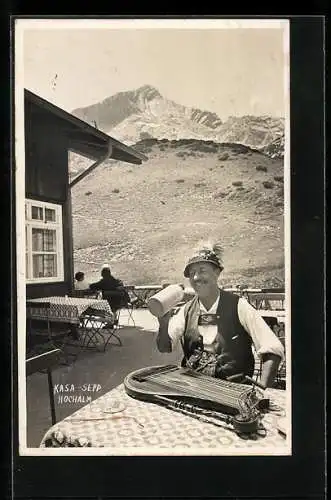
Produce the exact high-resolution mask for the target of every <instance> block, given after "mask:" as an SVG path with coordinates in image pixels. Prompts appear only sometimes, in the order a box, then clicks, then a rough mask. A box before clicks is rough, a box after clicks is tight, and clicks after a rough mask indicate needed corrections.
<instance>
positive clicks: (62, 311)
mask: <svg viewBox="0 0 331 500" xmlns="http://www.w3.org/2000/svg"><path fill="white" fill-rule="evenodd" d="M36 302H49V303H50V310H49V316H48V318H49V319H50V321H59V322H65V323H76V324H79V318H80V316H81V315H82V314H83V312H85V311H86V309H88V308H89V307H93V309H97V310H99V311H103V312H106V313H107V314H109V315H110V317H112V311H111V308H110V306H109V304H108V302H107V300H102V299H91V298H78V297H42V298H38V299H28V300H27V308H28V310H29V311H28V313H29V317H30V318H33V319H47V316H45V312H44V310H43V309H39V308H38V307H37V306H35V307H34V304H35V303H36Z"/></svg>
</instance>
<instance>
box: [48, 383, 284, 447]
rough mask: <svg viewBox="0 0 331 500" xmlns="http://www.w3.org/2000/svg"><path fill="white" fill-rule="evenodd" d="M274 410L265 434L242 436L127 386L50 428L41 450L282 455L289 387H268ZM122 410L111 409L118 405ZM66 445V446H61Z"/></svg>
mask: <svg viewBox="0 0 331 500" xmlns="http://www.w3.org/2000/svg"><path fill="white" fill-rule="evenodd" d="M270 394H271V397H272V402H273V404H274V411H270V412H268V413H266V414H265V415H264V417H263V420H262V422H263V426H264V428H265V431H266V434H265V436H262V435H257V434H255V435H253V436H250V437H249V438H247V437H246V438H245V439H243V438H241V437H239V436H238V435H237V434H236V433H235V432H234V431H233V430H231V429H230V428H229V427H228V426H226V425H225V426H224V427H216V426H214V425H212V424H210V423H205V422H202V421H199V420H196V419H194V418H192V417H190V416H187V415H184V414H182V413H178V412H174V411H172V410H170V409H167V408H164V407H162V406H159V405H156V404H153V403H147V402H143V401H139V400H136V399H133V398H131V397H130V396H128V395H127V394H126V392H125V389H124V386H123V384H121V385H120V386H118V387H117V388H115V389H113V390H111V391H110V392H108V393H106V394H105V395H103V396H101V397H100V398H98V399H96V400H94V401H93V402H92V403H90V404H88V405H86V406H84V407H83V408H81V409H80V410H78V411H76V412H75V413H73V414H72V415H70V416H69V417H67V418H65V419H64V420H63V421H61V422H58V423H57V424H55V425H54V426H53V427H51V428H50V429H49V430H48V432H47V433H46V434H45V436H44V437H43V439H42V442H41V444H40V447H41V448H45V447H61V446H62V447H70V446H76V447H81V446H90V447H109V448H111V449H112V451H113V452H114V453H115V454H116V449H122V448H124V449H125V448H135V449H137V452H138V453H139V448H143V449H146V448H148V449H149V450H150V451H151V453H153V450H154V452H155V451H157V450H158V449H162V450H163V452H164V453H166V452H167V450H172V451H173V450H174V449H180V448H187V449H190V448H191V449H192V448H194V449H195V450H196V449H198V450H200V449H201V450H202V449H209V450H210V452H211V453H212V451H213V450H214V452H215V451H216V453H218V452H219V454H222V451H223V450H226V449H227V448H231V449H233V450H234V451H236V450H237V451H244V452H246V453H247V454H250V452H253V453H254V448H256V447H257V448H258V449H262V454H263V452H264V451H265V453H266V454H270V453H274V454H277V451H279V454H282V449H283V448H284V447H285V445H286V439H285V437H284V435H283V434H280V433H279V431H278V429H277V424H278V419H280V418H284V415H285V410H284V408H285V395H286V393H285V391H281V390H276V389H270ZM121 407H122V409H123V411H119V412H118V413H111V411H113V410H114V408H115V409H116V408H117V409H121ZM61 443H62V444H61Z"/></svg>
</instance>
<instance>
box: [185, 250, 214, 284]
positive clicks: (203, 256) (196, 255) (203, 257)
mask: <svg viewBox="0 0 331 500" xmlns="http://www.w3.org/2000/svg"><path fill="white" fill-rule="evenodd" d="M197 262H208V263H209V264H213V265H214V266H215V267H217V268H218V269H219V270H220V271H223V269H224V267H223V248H222V247H221V245H220V244H219V243H209V242H207V243H202V244H201V245H199V246H198V247H197V248H196V250H195V251H194V252H193V254H192V255H191V257H190V258H189V259H188V261H187V264H186V266H185V269H184V276H185V278H188V277H189V268H190V266H191V265H192V264H195V263H197Z"/></svg>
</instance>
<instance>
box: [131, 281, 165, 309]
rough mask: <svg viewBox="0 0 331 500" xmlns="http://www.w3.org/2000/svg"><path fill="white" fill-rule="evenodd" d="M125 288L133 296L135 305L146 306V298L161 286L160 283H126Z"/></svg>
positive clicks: (160, 288)
mask: <svg viewBox="0 0 331 500" xmlns="http://www.w3.org/2000/svg"><path fill="white" fill-rule="evenodd" d="M125 288H126V290H127V291H128V292H129V293H131V294H132V295H133V296H134V297H135V299H136V301H135V303H134V305H135V307H146V306H147V301H148V299H149V298H150V297H152V295H154V294H155V293H157V292H159V291H160V290H162V288H163V287H162V285H127V286H126V287H125Z"/></svg>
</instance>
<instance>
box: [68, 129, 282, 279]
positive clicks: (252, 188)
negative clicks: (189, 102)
mask: <svg viewBox="0 0 331 500" xmlns="http://www.w3.org/2000/svg"><path fill="white" fill-rule="evenodd" d="M136 148H137V149H139V150H141V151H142V152H144V153H145V154H146V155H147V156H148V158H149V159H148V161H147V162H145V163H143V164H142V165H140V166H135V165H130V164H126V163H122V162H115V161H109V162H108V163H107V164H102V165H100V166H99V167H98V168H97V169H96V170H95V171H93V172H92V173H91V174H89V175H88V176H87V177H86V178H85V179H83V180H82V181H80V182H79V183H78V184H77V185H75V186H74V187H73V189H72V204H73V225H74V248H75V251H74V254H75V270H76V271H77V270H82V271H85V273H86V275H87V277H88V279H92V280H93V279H97V278H98V276H99V271H100V266H101V265H102V264H103V263H105V262H108V263H109V264H110V265H111V267H112V269H113V271H114V274H115V275H118V276H119V277H121V279H123V280H124V281H125V282H126V283H127V284H129V283H132V284H151V283H160V282H176V281H183V275H182V270H183V266H184V264H185V261H186V258H187V256H188V255H189V254H190V251H191V249H192V247H194V246H196V244H197V242H198V241H199V240H201V239H209V238H214V239H218V240H220V241H221V242H222V243H223V245H224V250H225V253H224V260H225V270H224V272H223V275H222V283H223V284H224V285H232V284H243V285H247V284H248V285H250V286H280V285H281V284H283V280H284V248H283V247H284V238H283V227H284V224H283V212H284V197H283V179H284V178H283V162H282V160H281V159H279V158H273V159H272V158H270V157H267V156H265V155H263V154H262V153H260V152H258V151H256V150H252V149H251V148H249V147H246V146H243V145H238V144H231V143H227V144H219V143H214V142H212V141H209V142H204V141H200V140H193V139H191V140H172V141H169V140H167V139H163V140H156V139H146V140H143V141H140V142H139V143H137V144H136ZM80 162H81V163H80V168H82V167H83V162H84V160H82V159H80ZM76 163H77V157H76V156H74V155H73V156H72V157H71V167H72V169H73V170H75V168H76V167H77V165H76Z"/></svg>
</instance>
